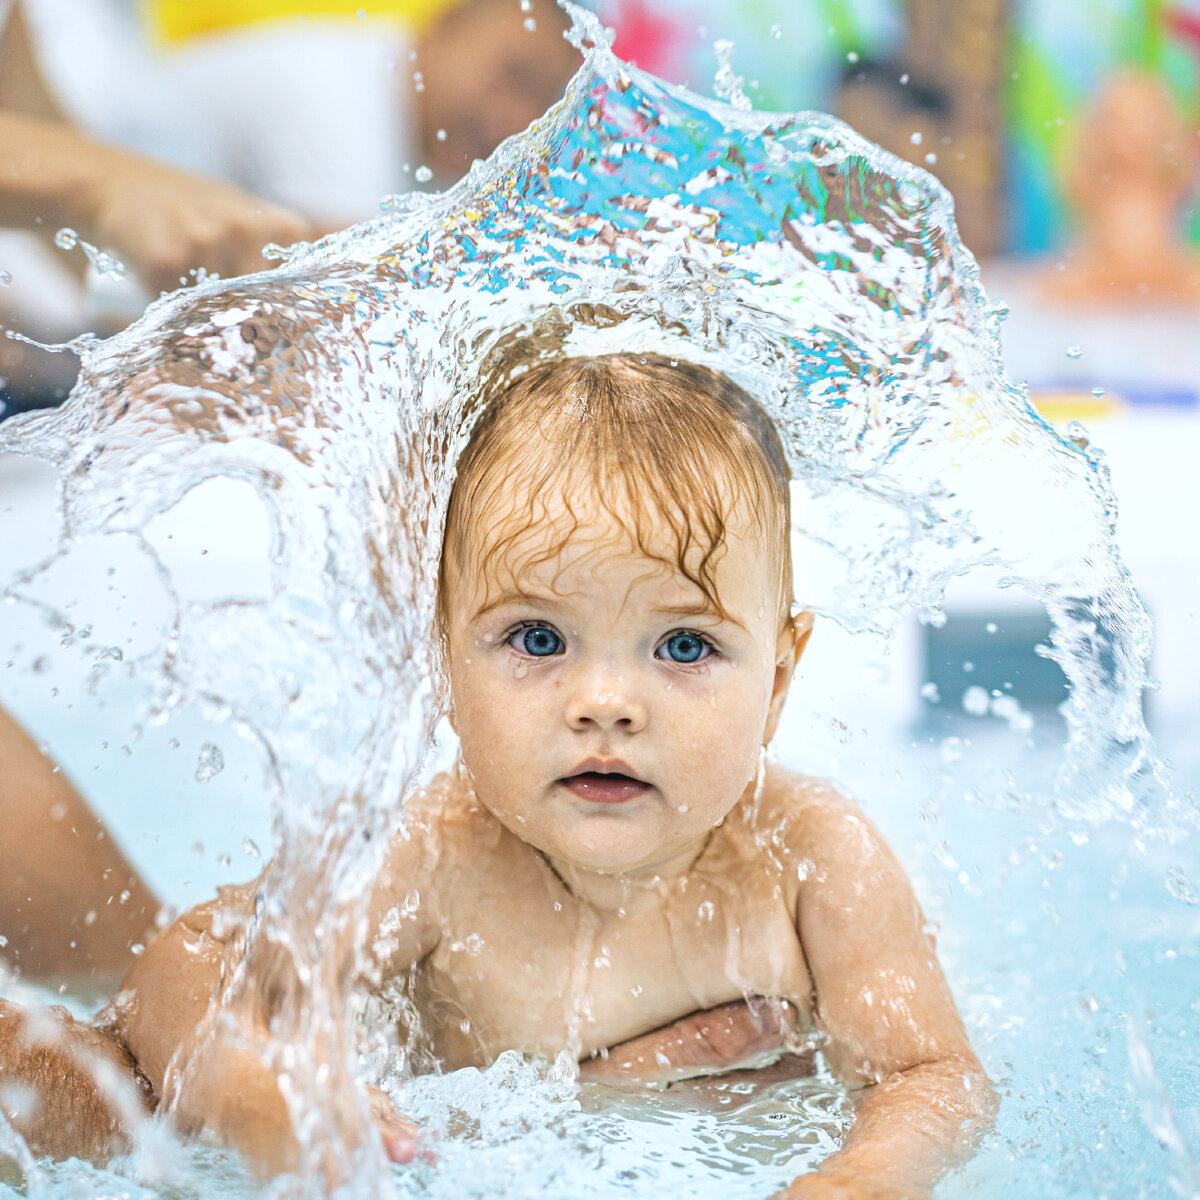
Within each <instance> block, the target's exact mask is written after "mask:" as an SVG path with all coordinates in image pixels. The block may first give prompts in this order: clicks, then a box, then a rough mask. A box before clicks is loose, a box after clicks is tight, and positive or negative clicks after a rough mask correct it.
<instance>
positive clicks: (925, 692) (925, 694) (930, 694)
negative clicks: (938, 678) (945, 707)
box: [921, 680, 942, 704]
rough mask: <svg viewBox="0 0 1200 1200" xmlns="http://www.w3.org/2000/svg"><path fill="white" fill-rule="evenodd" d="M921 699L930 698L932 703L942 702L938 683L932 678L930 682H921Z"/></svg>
mask: <svg viewBox="0 0 1200 1200" xmlns="http://www.w3.org/2000/svg"><path fill="white" fill-rule="evenodd" d="M921 699H922V700H928V701H929V703H930V704H938V703H940V702H941V699H942V695H941V693H940V692H939V691H938V685H937V684H936V683H934V682H933V681H932V680H930V682H928V683H923V684H921Z"/></svg>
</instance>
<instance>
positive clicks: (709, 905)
mask: <svg viewBox="0 0 1200 1200" xmlns="http://www.w3.org/2000/svg"><path fill="white" fill-rule="evenodd" d="M716 911H717V906H716V905H715V904H713V902H712V901H711V900H705V901H704V902H703V903H702V904H701V905H700V907H699V908H697V909H696V915H697V916H698V917H699V918H700V920H702V921H711V920H712V919H713V914H714V913H715V912H716Z"/></svg>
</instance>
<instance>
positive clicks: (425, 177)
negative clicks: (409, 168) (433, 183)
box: [413, 165, 433, 183]
mask: <svg viewBox="0 0 1200 1200" xmlns="http://www.w3.org/2000/svg"><path fill="white" fill-rule="evenodd" d="M413 178H414V179H415V180H416V181H417V182H418V183H428V182H429V181H430V180H431V179H432V178H433V171H432V170H431V169H430V168H429V167H426V166H424V165H422V166H419V167H418V168H417V169H416V170H415V171H414V172H413Z"/></svg>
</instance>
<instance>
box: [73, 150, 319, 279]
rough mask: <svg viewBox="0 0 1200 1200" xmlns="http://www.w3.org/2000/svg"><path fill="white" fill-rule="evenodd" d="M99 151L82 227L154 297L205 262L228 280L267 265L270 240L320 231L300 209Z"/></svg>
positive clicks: (294, 238)
mask: <svg viewBox="0 0 1200 1200" xmlns="http://www.w3.org/2000/svg"><path fill="white" fill-rule="evenodd" d="M97 149H98V151H99V154H98V159H99V163H98V166H97V168H96V175H95V188H94V197H95V198H94V202H93V204H92V206H91V211H90V213H88V214H86V216H87V218H88V219H87V220H85V221H82V222H81V224H83V225H85V226H86V227H87V233H90V234H91V237H89V240H90V241H95V242H96V244H97V245H98V246H99V247H100V248H101V249H113V250H115V251H116V252H117V254H118V257H120V258H121V259H122V261H124V262H125V263H126V264H127V265H128V266H129V267H130V268H132V269H133V271H134V272H135V273H136V274H137V276H138V278H139V279H140V280H141V282H142V283H143V284H144V285H145V287H146V289H147V290H148V291H150V292H151V293H152V294H153V295H157V294H158V293H159V292H164V291H173V290H174V289H175V288H177V287H179V286H180V284H181V283H183V282H186V281H187V273H188V271H190V270H194V269H196V268H199V267H203V268H204V269H205V271H207V272H208V273H209V274H214V273H215V274H219V275H221V276H225V277H228V276H233V275H245V274H248V273H250V272H252V271H262V270H265V269H266V268H267V266H268V262H267V260H265V259H264V258H263V256H262V249H263V247H264V246H265V245H266V244H267V243H268V242H276V243H279V244H281V245H288V244H290V243H292V242H296V241H300V240H301V239H306V238H311V237H312V236H314V231H313V230H312V229H311V227H310V226H309V225H308V223H307V222H306V221H305V220H304V218H303V217H301V216H300V215H299V214H298V213H294V212H292V211H290V210H289V209H286V208H282V207H280V206H278V205H275V204H270V203H268V202H267V201H265V200H259V199H257V198H255V197H253V196H250V195H247V194H246V193H245V192H242V191H240V190H238V189H237V188H234V187H231V186H229V185H227V184H225V183H221V182H219V181H217V180H213V179H207V178H205V177H203V176H200V175H194V174H192V173H190V172H186V171H180V170H177V169H176V168H174V167H168V166H164V165H162V164H160V163H156V162H152V161H150V160H149V159H145V158H141V157H139V156H135V155H131V154H125V153H123V152H121V151H118V150H114V149H111V148H108V147H98V148H97ZM80 232H81V233H84V230H83V229H81V230H80ZM87 233H84V236H87Z"/></svg>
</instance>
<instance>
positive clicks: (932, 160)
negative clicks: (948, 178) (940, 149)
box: [925, 150, 938, 167]
mask: <svg viewBox="0 0 1200 1200" xmlns="http://www.w3.org/2000/svg"><path fill="white" fill-rule="evenodd" d="M937 160H938V158H937V155H936V154H934V152H933V151H932V150H931V151H930V152H929V153H928V154H927V155H925V161H926V162H927V163H928V164H929V165H930V166H931V167H932V166H933V165H934V164H935V163H936V162H937Z"/></svg>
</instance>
